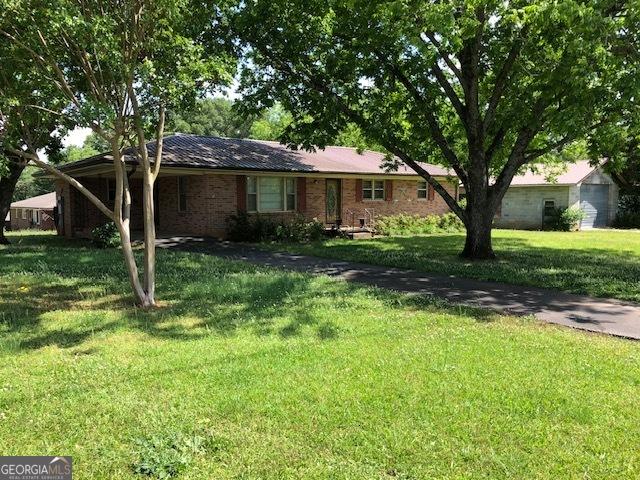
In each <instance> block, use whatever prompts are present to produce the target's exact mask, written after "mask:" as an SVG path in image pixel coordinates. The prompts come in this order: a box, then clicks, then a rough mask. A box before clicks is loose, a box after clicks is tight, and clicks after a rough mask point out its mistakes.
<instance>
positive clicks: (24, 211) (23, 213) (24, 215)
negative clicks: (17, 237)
mask: <svg viewBox="0 0 640 480" xmlns="http://www.w3.org/2000/svg"><path fill="white" fill-rule="evenodd" d="M26 219H27V209H26V208H23V209H22V220H26Z"/></svg>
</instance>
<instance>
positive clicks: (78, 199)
mask: <svg viewBox="0 0 640 480" xmlns="http://www.w3.org/2000/svg"><path fill="white" fill-rule="evenodd" d="M149 149H150V153H151V154H153V149H154V143H153V142H150V143H149ZM129 154H130V152H129V153H128V155H129ZM383 159H384V154H382V153H377V152H371V151H365V152H363V153H362V154H360V153H358V152H357V151H356V150H355V149H353V148H346V147H327V148H326V149H324V150H317V151H316V152H307V151H301V150H291V149H288V148H286V147H285V146H283V145H280V144H279V143H277V142H265V141H258V140H240V139H228V138H218V137H204V136H195V135H181V134H177V135H172V136H169V137H166V138H165V140H164V152H163V160H162V167H161V169H160V176H159V177H158V180H157V182H156V189H157V190H156V195H155V212H156V222H157V229H158V232H160V233H161V234H162V233H178V234H191V235H209V236H216V237H224V236H225V232H226V226H227V219H228V218H229V217H230V216H231V215H234V214H237V213H238V212H247V213H249V214H251V215H255V214H260V215H264V216H268V217H276V218H282V217H292V216H294V215H296V214H300V215H303V216H304V217H305V218H307V219H309V220H311V219H314V218H315V219H318V220H319V221H320V222H322V223H323V224H325V225H327V226H335V225H349V226H350V225H354V226H359V225H360V224H361V223H362V222H364V223H365V224H367V225H369V224H371V222H372V219H373V220H375V218H377V217H379V216H381V215H391V214H397V213H410V214H419V215H428V214H442V213H446V212H448V211H449V208H448V207H447V205H446V203H445V202H444V200H442V198H441V197H440V196H439V195H436V194H435V192H434V190H433V188H431V187H430V186H428V185H427V184H426V182H425V181H424V180H423V179H421V178H420V177H419V176H418V175H416V174H415V172H413V171H412V170H410V169H408V168H407V167H404V166H401V167H400V168H399V169H398V170H397V171H395V172H386V171H385V170H384V169H383V168H382V166H381V163H382V161H383ZM128 162H129V164H130V165H131V167H130V171H131V173H130V177H131V180H130V184H131V190H132V197H133V200H132V218H131V226H132V229H133V230H141V229H142V209H141V203H142V191H141V190H142V185H141V181H140V173H139V172H136V171H135V168H134V165H133V161H132V160H131V158H130V157H128ZM423 166H424V167H425V168H426V169H427V170H428V171H429V173H431V174H432V175H434V176H435V177H437V178H438V179H439V180H440V181H442V182H443V183H444V184H445V185H446V188H447V189H448V190H449V191H450V192H451V193H452V194H453V195H457V184H458V182H457V179H456V178H455V177H450V176H449V173H448V171H447V170H445V169H443V168H441V167H437V166H434V165H427V164H423ZM61 170H62V171H64V172H65V173H67V174H70V175H72V176H73V177H75V178H78V179H79V180H80V181H81V182H82V183H83V184H84V185H85V186H86V187H87V188H89V189H90V190H91V191H92V192H93V193H94V194H95V195H96V196H98V197H99V198H100V199H102V200H103V201H104V202H105V203H106V204H107V205H109V206H112V205H113V201H114V198H115V182H114V180H113V163H112V159H111V157H110V155H109V154H101V155H96V156H93V157H90V158H87V159H85V160H81V161H78V162H74V163H70V164H66V165H64V166H62V167H61ZM56 189H57V193H58V206H59V211H60V212H64V215H62V216H61V218H60V219H59V225H60V227H61V228H60V229H59V231H61V233H63V234H64V235H65V236H67V237H75V236H88V235H89V234H90V232H91V230H92V229H93V228H95V227H96V226H98V225H101V224H103V223H105V222H106V221H107V219H106V218H105V216H104V215H103V214H102V213H101V212H100V211H99V210H98V209H97V208H96V207H95V206H94V205H93V204H91V203H90V202H89V201H88V200H87V199H86V197H84V196H83V195H82V194H81V193H80V192H78V191H76V190H75V189H74V188H72V187H70V186H69V185H68V184H66V183H63V182H60V181H57V183H56Z"/></svg>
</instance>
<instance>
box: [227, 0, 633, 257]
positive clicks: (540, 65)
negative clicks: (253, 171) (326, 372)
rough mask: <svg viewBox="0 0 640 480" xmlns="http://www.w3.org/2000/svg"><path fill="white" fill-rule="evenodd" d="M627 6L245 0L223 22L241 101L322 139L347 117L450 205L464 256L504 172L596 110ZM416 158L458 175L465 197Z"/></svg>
mask: <svg viewBox="0 0 640 480" xmlns="http://www.w3.org/2000/svg"><path fill="white" fill-rule="evenodd" d="M636 17H637V5H635V3H633V4H632V3H627V2H614V1H602V0H588V1H566V2H553V1H541V0H538V1H535V2H530V1H516V2H499V1H480V2H478V1H475V0H474V1H444V2H441V1H438V2H435V1H425V0H422V1H406V0H402V1H369V0H354V1H351V2H343V1H339V0H329V1H326V2H322V3H309V2H306V1H304V0H252V1H248V2H243V3H242V4H241V5H240V6H239V7H238V14H237V16H236V17H235V19H234V22H233V23H232V28H233V31H234V33H235V35H236V36H237V38H238V39H239V43H240V45H241V48H242V49H243V52H244V53H246V54H247V56H248V60H247V62H246V63H245V68H244V71H243V76H242V82H241V92H242V93H243V95H244V101H245V102H246V104H248V105H250V106H253V107H256V108H260V107H262V106H264V105H271V104H273V102H275V101H279V102H281V103H282V104H283V106H284V107H285V108H286V109H287V110H288V111H289V112H291V114H292V122H291V124H290V125H289V126H288V127H287V128H286V129H285V132H284V134H283V138H284V139H285V141H287V142H288V143H290V144H293V145H302V146H303V147H306V148H312V147H314V146H323V145H327V144H329V143H333V142H334V141H335V138H336V137H337V136H338V134H339V133H340V132H342V131H343V130H344V129H345V128H346V126H347V125H348V124H350V123H352V124H355V125H357V126H358V127H359V128H360V129H361V131H362V133H363V134H364V135H365V136H366V137H367V138H368V139H369V141H372V142H374V143H378V144H379V145H381V146H383V147H384V148H385V149H386V150H387V151H388V152H390V153H391V154H393V155H395V156H396V158H398V159H399V160H400V161H402V162H404V163H406V164H407V165H408V166H409V167H411V168H413V169H414V170H415V171H416V172H417V173H418V174H420V175H422V176H423V177H424V178H425V179H426V180H427V181H428V182H429V183H430V184H431V185H432V186H433V187H434V189H435V190H436V191H437V192H438V193H439V194H440V195H441V196H442V197H443V198H444V200H445V201H446V202H447V203H448V205H449V206H450V207H451V209H452V210H453V211H454V212H456V213H457V214H458V215H459V216H460V218H461V219H462V220H463V222H464V223H465V226H466V227H467V244H466V246H465V251H464V252H463V253H464V255H465V256H468V257H471V258H486V257H492V256H493V252H492V249H491V237H490V229H491V223H492V220H493V216H494V214H495V211H496V210H497V208H498V206H499V204H500V202H501V200H502V197H503V196H504V194H505V192H506V190H507V188H508V186H509V185H510V182H511V180H512V178H513V176H514V175H515V174H516V173H517V172H518V171H519V170H520V169H522V168H523V167H525V166H526V165H530V164H532V163H534V162H536V161H538V160H539V159H540V158H541V157H542V156H544V155H545V154H547V153H549V152H554V151H559V150H561V149H562V148H563V147H564V146H566V145H567V144H569V143H571V142H573V141H575V140H576V139H579V138H582V137H585V136H587V135H588V134H589V132H591V131H592V130H593V129H595V128H597V127H598V126H600V125H601V124H603V123H606V122H607V121H608V115H609V114H610V113H611V111H612V110H614V109H615V107H616V100H617V99H618V98H619V90H618V88H619V87H620V85H621V82H620V81H619V80H620V77H621V76H625V75H627V73H628V69H626V68H624V63H625V61H627V57H626V55H625V54H624V51H621V46H622V45H624V44H626V43H627V42H628V38H626V37H628V36H631V35H634V34H637V30H635V31H634V30H633V28H635V22H636ZM257 24H259V25H260V28H255V25H257ZM419 161H429V162H431V163H436V164H441V165H444V166H446V167H448V168H450V169H451V171H452V173H455V174H456V175H457V176H458V177H459V179H460V181H461V182H462V183H463V184H464V186H465V188H466V191H467V195H468V196H467V199H468V202H467V206H466V209H464V210H463V209H462V208H461V207H459V206H458V204H457V203H456V199H455V198H454V197H453V195H451V194H450V193H449V192H448V191H447V190H446V189H445V188H444V186H443V185H441V184H440V183H439V182H438V181H436V180H435V179H434V178H432V177H431V176H430V175H429V174H428V172H426V171H425V170H424V169H423V168H421V166H420V165H419V163H418V162H419Z"/></svg>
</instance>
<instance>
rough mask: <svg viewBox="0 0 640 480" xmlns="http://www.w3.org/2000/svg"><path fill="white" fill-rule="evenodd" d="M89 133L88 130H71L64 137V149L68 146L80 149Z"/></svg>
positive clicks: (89, 130)
mask: <svg viewBox="0 0 640 480" xmlns="http://www.w3.org/2000/svg"><path fill="white" fill-rule="evenodd" d="M90 133H91V129H90V128H74V129H73V130H71V132H69V135H67V136H66V137H64V139H63V140H62V143H63V145H64V146H65V147H68V146H69V145H75V146H76V147H81V146H82V144H83V143H84V140H85V138H87V137H88V136H89V134H90Z"/></svg>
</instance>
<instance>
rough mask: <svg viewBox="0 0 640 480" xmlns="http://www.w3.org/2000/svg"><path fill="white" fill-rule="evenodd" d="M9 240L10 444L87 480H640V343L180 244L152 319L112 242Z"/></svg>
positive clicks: (6, 443) (163, 270)
mask: <svg viewBox="0 0 640 480" xmlns="http://www.w3.org/2000/svg"><path fill="white" fill-rule="evenodd" d="M11 239H12V240H13V241H14V242H15V243H14V245H12V246H9V247H0V455H38V454H48V455H72V456H73V460H74V470H75V473H76V477H77V478H82V479H87V478H89V479H91V478H105V479H107V478H118V479H128V478H146V477H143V476H141V475H142V473H143V472H151V473H155V474H157V475H162V474H166V473H171V472H179V473H178V476H179V478H189V479H202V478H215V479H225V478H251V479H282V478H295V479H297V478H312V479H315V478H323V479H324V478H331V479H347V478H350V479H385V478H388V479H398V478H402V479H423V478H452V479H458V478H505V479H506V478H549V479H557V478H589V479H594V478H634V477H638V475H640V450H639V449H638V445H637V440H638V438H640V409H639V408H638V398H640V344H638V343H634V342H630V341H624V340H617V339H614V338H609V337H606V336H599V335H594V334H586V333H581V332H576V331H573V330H569V329H563V328H559V327H553V326H547V325H542V324H539V323H537V322H535V321H534V320H532V319H515V318H510V317H503V316H497V315H494V314H489V313H486V312H483V311H478V310H471V309H466V308H459V307H448V306H445V305H441V304H434V303H429V302H427V301H425V300H422V299H420V298H417V297H409V296H401V295H397V294H392V293H389V292H383V291H380V290H376V289H371V288H364V287H358V286H354V285H349V284H347V283H344V282H340V281H335V280H332V279H329V278H327V277H312V276H308V275H304V274H299V273H287V272H283V271H279V270H269V269H265V268H257V267H253V266H249V265H246V264H243V263H235V262H230V261H224V260H221V259H217V258H215V257H210V256H204V255H200V254H189V253H173V252H166V251H160V252H159V255H158V263H159V265H158V266H159V272H158V274H159V284H158V292H159V296H160V298H161V301H162V307H161V308H159V309H157V310H155V311H152V312H146V311H141V310H139V309H136V308H134V307H132V306H131V304H130V297H129V294H128V287H127V284H126V282H125V281H124V280H123V279H124V278H125V277H124V271H123V267H122V261H121V258H120V255H119V253H118V252H117V251H111V250H96V249H93V248H91V247H90V246H89V245H87V244H84V243H80V242H75V243H72V242H65V241H64V240H61V239H57V238H55V237H52V236H47V235H27V234H22V233H19V234H12V235H11ZM136 471H137V472H140V474H136V473H134V472H136Z"/></svg>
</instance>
